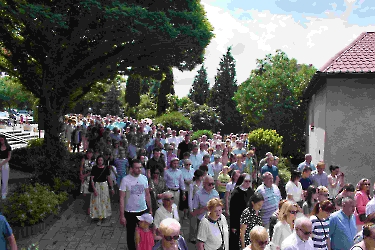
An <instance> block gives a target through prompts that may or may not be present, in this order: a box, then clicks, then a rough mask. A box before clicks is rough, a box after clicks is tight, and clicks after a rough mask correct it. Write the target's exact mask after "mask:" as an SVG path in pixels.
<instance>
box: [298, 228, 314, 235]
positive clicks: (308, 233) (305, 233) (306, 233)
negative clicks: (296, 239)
mask: <svg viewBox="0 0 375 250" xmlns="http://www.w3.org/2000/svg"><path fill="white" fill-rule="evenodd" d="M298 229H299V230H301V232H302V233H303V234H304V235H310V234H312V232H311V231H309V232H305V231H303V230H302V229H301V228H298Z"/></svg>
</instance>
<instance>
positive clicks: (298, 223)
mask: <svg viewBox="0 0 375 250" xmlns="http://www.w3.org/2000/svg"><path fill="white" fill-rule="evenodd" d="M303 225H311V221H310V219H309V218H307V217H306V216H301V217H299V218H297V219H296V220H295V221H294V229H297V228H301V227H302V226H303Z"/></svg>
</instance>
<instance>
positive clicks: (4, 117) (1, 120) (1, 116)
mask: <svg viewBox="0 0 375 250" xmlns="http://www.w3.org/2000/svg"><path fill="white" fill-rule="evenodd" d="M8 121H9V113H8V112H6V111H2V112H0V124H7V123H8Z"/></svg>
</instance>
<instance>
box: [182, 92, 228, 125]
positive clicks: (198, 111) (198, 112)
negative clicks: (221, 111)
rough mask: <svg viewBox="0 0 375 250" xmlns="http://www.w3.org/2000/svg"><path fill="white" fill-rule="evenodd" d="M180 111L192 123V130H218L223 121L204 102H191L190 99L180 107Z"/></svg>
mask: <svg viewBox="0 0 375 250" xmlns="http://www.w3.org/2000/svg"><path fill="white" fill-rule="evenodd" d="M181 113H182V114H184V116H186V117H188V118H189V119H190V121H191V122H192V124H193V130H202V129H208V130H212V131H214V132H215V131H218V130H219V129H220V127H222V126H223V123H222V122H221V120H220V116H219V115H218V114H217V113H216V111H215V109H214V108H212V107H209V106H207V105H206V104H203V105H199V104H198V103H196V102H192V101H191V100H190V99H189V101H188V102H187V103H186V104H185V106H184V107H182V108H181Z"/></svg>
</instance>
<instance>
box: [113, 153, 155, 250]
mask: <svg viewBox="0 0 375 250" xmlns="http://www.w3.org/2000/svg"><path fill="white" fill-rule="evenodd" d="M141 166H142V164H141V161H140V160H138V159H134V160H133V162H132V165H131V167H130V174H129V175H127V176H125V177H124V178H123V179H122V180H121V185H120V223H121V225H123V226H126V233H127V241H128V249H136V248H135V242H134V232H135V228H136V226H137V222H138V219H137V216H141V215H142V214H144V213H146V211H147V207H148V208H151V199H150V191H149V188H148V181H147V177H146V176H144V175H142V174H141ZM149 213H150V214H151V215H152V209H149Z"/></svg>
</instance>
